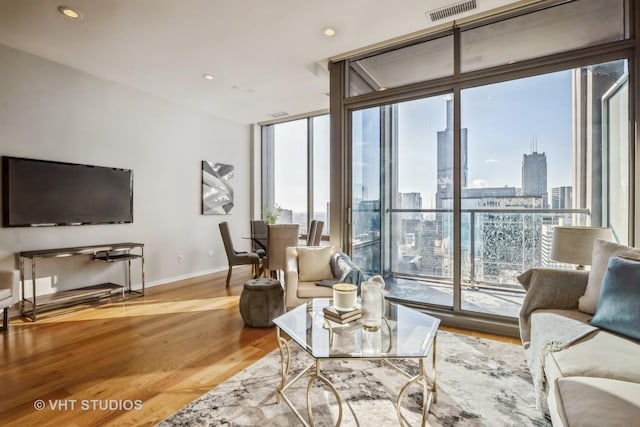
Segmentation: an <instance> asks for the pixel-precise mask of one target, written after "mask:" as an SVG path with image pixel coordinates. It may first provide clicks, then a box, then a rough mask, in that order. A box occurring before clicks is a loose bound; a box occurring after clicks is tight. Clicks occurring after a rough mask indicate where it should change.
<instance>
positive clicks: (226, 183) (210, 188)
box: [202, 160, 233, 215]
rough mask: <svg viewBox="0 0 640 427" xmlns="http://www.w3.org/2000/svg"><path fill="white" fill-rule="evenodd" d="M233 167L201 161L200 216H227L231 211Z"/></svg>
mask: <svg viewBox="0 0 640 427" xmlns="http://www.w3.org/2000/svg"><path fill="white" fill-rule="evenodd" d="M232 181H233V165H229V164H225V163H214V162H208V161H206V160H203V161H202V214H203V215H228V214H230V213H231V209H233V184H232Z"/></svg>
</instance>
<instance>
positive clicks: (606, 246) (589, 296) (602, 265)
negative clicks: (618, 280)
mask: <svg viewBox="0 0 640 427" xmlns="http://www.w3.org/2000/svg"><path fill="white" fill-rule="evenodd" d="M613 256H621V257H625V258H632V259H636V260H640V249H636V248H630V247H629V246H624V245H619V244H617V243H614V242H607V241H606V240H600V239H596V240H595V242H594V244H593V255H592V258H591V271H590V272H589V281H588V282H587V289H586V290H585V292H584V296H582V297H580V299H579V300H578V309H579V310H580V311H582V312H584V313H589V314H595V312H596V307H597V305H598V296H599V295H600V285H601V284H602V278H603V277H604V273H605V271H607V265H608V264H609V258H611V257H613Z"/></svg>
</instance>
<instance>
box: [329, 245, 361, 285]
mask: <svg viewBox="0 0 640 427" xmlns="http://www.w3.org/2000/svg"><path fill="white" fill-rule="evenodd" d="M331 270H333V276H334V277H335V278H336V279H337V280H338V281H339V282H341V283H352V284H354V285H356V286H357V287H358V293H359V292H360V283H361V282H362V281H363V280H364V273H363V272H362V270H360V268H358V266H357V265H355V264H354V263H353V261H351V258H349V256H348V255H347V254H345V253H344V252H338V253H337V254H335V255H334V256H333V258H331Z"/></svg>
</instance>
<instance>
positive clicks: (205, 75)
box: [202, 74, 213, 80]
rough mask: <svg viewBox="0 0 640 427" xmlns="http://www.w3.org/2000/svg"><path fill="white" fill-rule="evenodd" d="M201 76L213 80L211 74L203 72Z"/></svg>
mask: <svg viewBox="0 0 640 427" xmlns="http://www.w3.org/2000/svg"><path fill="white" fill-rule="evenodd" d="M202 78H203V79H205V80H213V76H212V75H211V74H203V75H202Z"/></svg>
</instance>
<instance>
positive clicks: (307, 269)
mask: <svg viewBox="0 0 640 427" xmlns="http://www.w3.org/2000/svg"><path fill="white" fill-rule="evenodd" d="M296 250H297V252H298V280H300V281H301V282H316V281H319V280H325V279H333V272H332V271H331V265H330V262H331V255H332V252H333V248H332V247H331V246H323V247H306V248H305V247H303V248H300V247H299V248H297V249H296Z"/></svg>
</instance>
